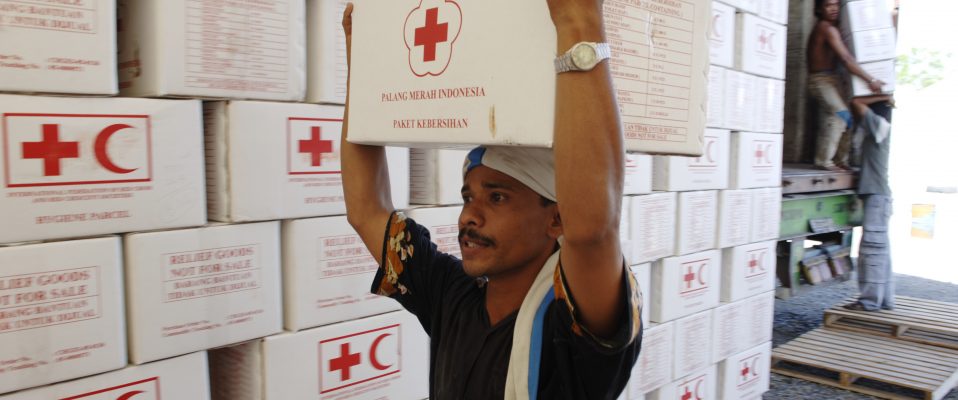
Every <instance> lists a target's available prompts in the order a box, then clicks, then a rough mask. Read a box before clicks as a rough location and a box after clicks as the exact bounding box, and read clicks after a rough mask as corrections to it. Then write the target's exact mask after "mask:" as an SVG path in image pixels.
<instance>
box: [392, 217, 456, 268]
mask: <svg viewBox="0 0 958 400" xmlns="http://www.w3.org/2000/svg"><path fill="white" fill-rule="evenodd" d="M405 213H406V216H407V217H409V218H411V219H412V220H414V221H416V223H417V224H419V225H422V226H424V227H426V229H428V230H429V236H430V237H431V238H432V242H433V243H435V244H436V248H437V249H438V250H439V251H441V252H443V253H446V254H450V255H452V256H455V257H456V258H458V259H460V260H461V259H462V249H460V248H459V214H461V213H462V206H453V207H421V208H414V209H411V210H407V211H406V212H405Z"/></svg>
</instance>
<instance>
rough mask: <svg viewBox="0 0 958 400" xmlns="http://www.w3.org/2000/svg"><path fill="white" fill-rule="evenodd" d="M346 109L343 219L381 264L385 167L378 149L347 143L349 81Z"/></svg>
mask: <svg viewBox="0 0 958 400" xmlns="http://www.w3.org/2000/svg"><path fill="white" fill-rule="evenodd" d="M352 12H353V5H352V4H351V3H350V4H348V5H346V11H345V12H344V13H343V30H344V31H345V33H346V64H347V65H349V64H350V63H351V51H352V38H353V18H352ZM346 82H347V83H346V88H347V90H346V110H345V111H344V113H343V135H342V136H343V137H342V139H341V140H340V156H341V160H342V171H343V192H344V195H345V197H346V218H347V219H348V220H349V224H350V225H352V226H353V229H355V230H356V232H357V233H359V237H360V238H362V240H363V243H365V244H366V248H367V249H369V252H370V253H372V255H373V257H375V258H376V262H382V260H381V259H380V258H382V251H383V237H384V235H385V233H384V232H385V229H386V222H387V220H388V219H389V215H390V213H392V211H393V203H392V196H391V195H390V187H389V168H388V166H387V164H386V151H385V149H384V148H383V147H382V146H367V145H360V144H354V143H349V142H347V141H346V133H347V132H348V131H349V78H347V81H346Z"/></svg>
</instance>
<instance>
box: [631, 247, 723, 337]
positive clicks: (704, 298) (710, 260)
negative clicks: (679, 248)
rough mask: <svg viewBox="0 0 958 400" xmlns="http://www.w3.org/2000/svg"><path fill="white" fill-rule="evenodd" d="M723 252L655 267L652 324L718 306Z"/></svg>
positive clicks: (666, 261) (677, 259)
mask: <svg viewBox="0 0 958 400" xmlns="http://www.w3.org/2000/svg"><path fill="white" fill-rule="evenodd" d="M721 264H722V253H721V252H720V251H718V250H708V251H703V252H701V253H695V254H689V255H685V256H680V257H670V258H666V259H663V260H660V261H657V262H655V263H654V264H652V285H653V287H655V289H656V290H654V291H653V292H652V304H651V306H652V310H651V313H650V314H649V319H651V320H652V322H668V321H672V320H675V319H678V318H682V317H684V316H687V315H692V314H695V313H697V312H700V311H705V310H708V309H710V308H713V307H715V306H717V305H718V303H719V291H720V290H721V283H720V282H719V279H720V278H721V273H722V265H721Z"/></svg>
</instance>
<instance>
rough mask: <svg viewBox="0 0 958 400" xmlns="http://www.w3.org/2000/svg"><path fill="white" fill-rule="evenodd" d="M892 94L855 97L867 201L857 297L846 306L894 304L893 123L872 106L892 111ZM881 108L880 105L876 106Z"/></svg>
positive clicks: (886, 307)
mask: <svg viewBox="0 0 958 400" xmlns="http://www.w3.org/2000/svg"><path fill="white" fill-rule="evenodd" d="M892 101H893V100H892V98H891V96H869V97H859V98H856V99H854V100H852V111H853V112H854V113H855V119H856V121H857V122H858V129H861V130H862V133H863V134H864V142H863V143H862V170H861V176H860V177H859V179H858V195H859V196H861V198H862V201H863V202H864V203H865V216H864V218H863V220H862V230H863V231H864V232H863V234H862V242H861V247H860V250H859V253H860V254H859V257H858V291H859V295H858V301H856V302H854V303H851V304H848V305H846V306H845V308H847V309H850V310H858V311H877V310H879V309H884V310H891V309H893V308H895V282H894V277H893V275H892V267H891V249H890V247H891V246H890V245H889V240H888V219H889V218H890V217H891V213H892V198H891V189H890V188H889V187H888V154H889V150H890V148H891V139H890V138H889V135H890V134H891V124H890V123H889V122H888V120H886V119H885V118H883V117H882V116H879V115H878V114H877V113H875V112H874V111H872V108H870V107H881V108H884V109H883V110H880V111H882V114H885V115H890V114H889V113H890V111H891V110H890V109H889V107H891V104H892ZM876 109H878V108H876Z"/></svg>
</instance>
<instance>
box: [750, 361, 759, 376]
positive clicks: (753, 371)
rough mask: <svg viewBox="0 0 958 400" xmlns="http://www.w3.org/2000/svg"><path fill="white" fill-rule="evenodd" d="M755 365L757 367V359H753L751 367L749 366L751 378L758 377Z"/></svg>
mask: <svg viewBox="0 0 958 400" xmlns="http://www.w3.org/2000/svg"><path fill="white" fill-rule="evenodd" d="M757 365H758V357H755V358H753V359H752V365H751V372H752V376H758V368H757V367H756V366H757Z"/></svg>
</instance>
